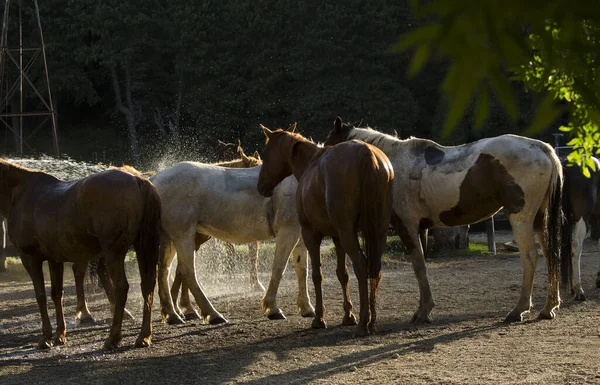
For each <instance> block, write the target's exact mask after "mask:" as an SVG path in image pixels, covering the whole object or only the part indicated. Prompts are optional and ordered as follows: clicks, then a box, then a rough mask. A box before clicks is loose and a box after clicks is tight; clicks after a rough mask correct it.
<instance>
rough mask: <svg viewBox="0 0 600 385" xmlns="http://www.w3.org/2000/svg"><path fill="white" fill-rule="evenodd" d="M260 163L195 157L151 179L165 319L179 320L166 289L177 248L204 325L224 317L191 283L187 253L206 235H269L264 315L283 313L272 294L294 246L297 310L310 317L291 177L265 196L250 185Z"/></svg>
mask: <svg viewBox="0 0 600 385" xmlns="http://www.w3.org/2000/svg"><path fill="white" fill-rule="evenodd" d="M259 172H260V166H258V167H253V168H246V169H237V168H226V167H219V166H215V165H208V164H203V163H196V162H182V163H178V164H176V165H175V166H173V167H170V168H168V169H165V170H162V171H160V172H158V173H157V174H156V175H155V176H153V177H152V178H151V180H152V183H153V184H154V186H156V189H157V190H158V192H159V195H160V196H161V201H162V230H163V234H162V236H163V239H162V241H161V255H160V258H159V272H158V279H159V295H160V300H161V307H162V313H163V317H166V318H167V322H168V323H171V324H172V323H182V322H183V320H182V319H181V317H180V315H181V314H182V313H181V311H179V309H176V308H175V305H174V303H173V300H172V297H171V294H170V293H169V287H168V276H169V272H170V266H171V263H172V261H173V258H174V256H175V253H177V262H178V269H180V268H181V273H182V276H183V279H184V280H185V281H186V283H187V284H188V286H189V288H190V291H191V293H192V295H193V296H194V298H195V299H196V303H197V304H198V306H199V307H200V311H201V316H202V317H203V318H204V319H205V320H207V321H208V322H209V323H211V324H217V323H223V322H227V321H226V320H225V318H224V317H223V316H222V315H221V314H220V313H219V312H218V311H217V310H216V309H215V308H214V307H213V305H212V304H211V303H210V301H209V300H208V298H206V296H205V294H204V293H203V291H202V290H201V289H200V286H199V285H198V281H197V278H196V274H195V264H194V259H195V255H194V251H195V250H196V249H197V247H198V246H199V245H200V244H202V243H204V242H206V241H207V240H208V239H209V238H210V237H215V238H218V239H220V240H223V241H227V242H233V243H248V242H255V241H260V240H266V239H271V238H275V242H276V245H275V258H274V260H273V267H272V272H271V280H270V282H269V286H268V288H267V291H266V293H265V295H264V297H263V300H262V308H263V311H264V312H265V313H267V316H268V318H269V319H283V318H285V316H284V314H283V312H282V311H281V310H280V309H279V308H278V307H277V303H276V296H277V289H278V287H279V283H280V280H281V278H282V276H283V273H284V271H285V268H286V265H287V261H288V259H289V256H290V254H291V253H292V250H294V253H293V254H294V258H293V259H294V267H295V270H296V274H297V277H298V302H297V304H298V308H299V310H300V314H301V315H302V316H303V317H314V315H315V313H314V308H313V306H312V305H311V303H310V300H309V298H308V291H307V285H306V278H307V275H306V269H307V256H308V252H307V250H306V248H305V247H304V244H303V243H302V242H299V240H300V224H299V223H298V217H297V213H296V195H295V194H296V187H297V185H298V183H297V182H296V180H295V179H294V177H289V178H286V179H285V180H284V181H283V182H281V184H279V185H278V186H277V188H276V189H275V193H274V195H273V197H272V198H264V197H262V196H261V195H260V194H259V193H258V191H257V190H256V184H257V182H258V174H259Z"/></svg>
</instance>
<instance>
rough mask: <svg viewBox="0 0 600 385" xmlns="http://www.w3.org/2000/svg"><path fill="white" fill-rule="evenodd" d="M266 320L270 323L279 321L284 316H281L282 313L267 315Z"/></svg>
mask: <svg viewBox="0 0 600 385" xmlns="http://www.w3.org/2000/svg"><path fill="white" fill-rule="evenodd" d="M267 318H268V319H270V320H271V321H275V320H281V319H285V314H283V313H282V312H277V313H273V314H269V315H268V316H267Z"/></svg>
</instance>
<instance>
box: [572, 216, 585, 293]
mask: <svg viewBox="0 0 600 385" xmlns="http://www.w3.org/2000/svg"><path fill="white" fill-rule="evenodd" d="M586 232H587V228H586V224H585V221H584V220H583V218H581V219H579V220H578V221H577V223H576V224H575V230H574V231H573V251H572V263H573V275H574V276H573V277H572V288H571V294H573V295H574V298H575V299H576V300H577V301H585V300H586V297H585V293H584V291H583V286H582V284H581V253H582V252H583V241H584V239H585V234H586Z"/></svg>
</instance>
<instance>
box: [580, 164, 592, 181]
mask: <svg viewBox="0 0 600 385" xmlns="http://www.w3.org/2000/svg"><path fill="white" fill-rule="evenodd" d="M581 171H582V172H583V175H584V176H585V177H586V178H591V177H592V174H590V169H589V168H587V167H586V166H585V165H582V166H581Z"/></svg>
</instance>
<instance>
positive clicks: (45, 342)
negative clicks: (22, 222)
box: [21, 254, 52, 349]
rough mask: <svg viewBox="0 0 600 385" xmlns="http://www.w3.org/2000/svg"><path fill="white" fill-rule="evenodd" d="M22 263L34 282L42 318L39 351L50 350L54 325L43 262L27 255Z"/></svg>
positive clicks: (22, 258) (23, 256) (22, 259)
mask: <svg viewBox="0 0 600 385" xmlns="http://www.w3.org/2000/svg"><path fill="white" fill-rule="evenodd" d="M21 261H22V262H23V266H24V267H25V270H27V273H29V277H31V281H32V282H33V290H34V292H35V299H36V301H37V304H38V307H39V310H40V315H41V317H42V338H40V340H39V342H38V349H48V348H50V347H52V325H51V324H50V317H48V304H47V303H46V289H45V285H44V271H43V270H42V261H41V260H39V259H37V258H34V257H32V256H30V255H25V254H21Z"/></svg>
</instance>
